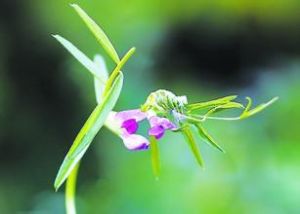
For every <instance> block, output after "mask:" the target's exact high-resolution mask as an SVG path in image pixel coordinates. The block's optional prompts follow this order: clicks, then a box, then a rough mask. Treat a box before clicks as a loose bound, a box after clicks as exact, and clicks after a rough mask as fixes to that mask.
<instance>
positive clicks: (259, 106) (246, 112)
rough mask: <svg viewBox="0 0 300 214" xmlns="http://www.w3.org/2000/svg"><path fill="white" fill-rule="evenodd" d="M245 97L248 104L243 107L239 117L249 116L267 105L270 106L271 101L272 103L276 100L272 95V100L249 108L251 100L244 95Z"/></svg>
mask: <svg viewBox="0 0 300 214" xmlns="http://www.w3.org/2000/svg"><path fill="white" fill-rule="evenodd" d="M246 99H247V100H248V104H247V106H246V108H245V111H243V113H242V114H241V115H240V119H245V118H247V117H250V116H252V115H254V114H256V113H258V112H260V111H262V110H264V109H265V108H267V107H268V106H270V105H271V104H272V103H274V102H275V101H276V100H278V97H274V98H273V99H272V100H270V101H269V102H267V103H262V104H260V105H258V106H256V107H255V108H253V109H251V110H250V108H251V105H252V100H251V98H250V97H246Z"/></svg>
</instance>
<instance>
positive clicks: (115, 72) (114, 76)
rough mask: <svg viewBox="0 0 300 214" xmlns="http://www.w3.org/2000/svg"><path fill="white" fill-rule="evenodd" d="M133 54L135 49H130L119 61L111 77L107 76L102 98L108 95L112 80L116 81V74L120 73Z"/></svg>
mask: <svg viewBox="0 0 300 214" xmlns="http://www.w3.org/2000/svg"><path fill="white" fill-rule="evenodd" d="M134 52H135V47H133V48H131V49H130V50H129V51H128V52H127V53H126V54H125V56H124V57H123V58H122V59H121V61H120V62H119V63H118V64H117V66H116V67H115V69H114V70H113V72H112V73H111V75H110V76H109V78H108V80H107V82H106V85H105V88H104V92H103V94H104V96H105V95H106V94H107V93H108V91H109V89H110V87H111V86H112V84H113V82H114V80H115V79H116V77H117V76H118V74H119V73H120V70H121V68H122V67H123V66H124V64H125V63H126V62H127V61H128V59H129V58H130V57H131V56H132V54H133V53H134Z"/></svg>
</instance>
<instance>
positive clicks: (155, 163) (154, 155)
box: [150, 136, 160, 179]
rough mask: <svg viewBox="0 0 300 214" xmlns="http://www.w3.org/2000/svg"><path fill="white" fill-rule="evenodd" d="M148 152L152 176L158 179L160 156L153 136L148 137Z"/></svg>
mask: <svg viewBox="0 0 300 214" xmlns="http://www.w3.org/2000/svg"><path fill="white" fill-rule="evenodd" d="M150 150H151V162H152V170H153V174H154V176H155V178H156V179H158V178H159V175H160V156H159V148H158V143H157V140H156V139H155V137H153V136H151V137H150Z"/></svg>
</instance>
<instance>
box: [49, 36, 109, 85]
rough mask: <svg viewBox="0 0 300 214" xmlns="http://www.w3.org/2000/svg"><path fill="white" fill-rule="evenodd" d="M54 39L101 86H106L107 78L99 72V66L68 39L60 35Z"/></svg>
mask: <svg viewBox="0 0 300 214" xmlns="http://www.w3.org/2000/svg"><path fill="white" fill-rule="evenodd" d="M53 37H54V38H55V39H56V40H57V41H59V43H60V44H62V45H63V46H64V47H65V48H66V49H67V50H68V51H69V52H70V53H71V54H72V55H73V56H74V57H75V59H77V60H78V61H79V62H80V64H82V65H83V66H84V67H85V68H86V69H87V70H88V71H89V72H91V74H92V75H93V76H95V77H96V78H97V79H98V80H99V81H100V82H101V84H105V81H106V80H105V76H104V75H103V74H102V73H101V72H98V70H99V69H98V68H97V65H96V64H95V63H94V62H93V61H92V60H91V59H89V58H88V57H87V56H86V55H85V54H84V53H82V52H81V51H80V50H79V49H78V48H77V47H76V46H75V45H73V44H72V43H71V42H69V41H68V40H67V39H65V38H63V37H62V36H60V35H53Z"/></svg>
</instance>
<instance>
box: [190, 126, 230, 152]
mask: <svg viewBox="0 0 300 214" xmlns="http://www.w3.org/2000/svg"><path fill="white" fill-rule="evenodd" d="M194 125H195V126H196V128H197V130H198V132H199V134H200V136H201V137H202V138H203V139H204V140H205V142H207V143H208V144H210V145H211V146H213V147H215V148H216V149H218V150H219V151H221V152H225V151H224V150H223V149H222V147H221V146H219V144H217V143H216V141H215V140H214V139H213V137H211V136H210V135H209V134H208V132H207V131H206V130H205V129H204V128H203V126H202V125H201V124H200V123H195V124H194Z"/></svg>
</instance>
